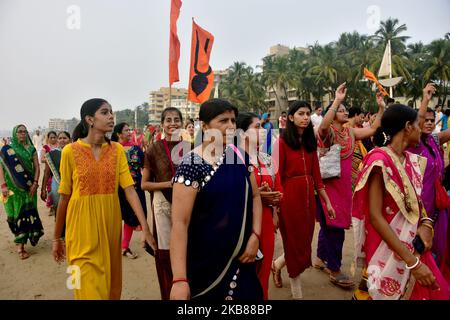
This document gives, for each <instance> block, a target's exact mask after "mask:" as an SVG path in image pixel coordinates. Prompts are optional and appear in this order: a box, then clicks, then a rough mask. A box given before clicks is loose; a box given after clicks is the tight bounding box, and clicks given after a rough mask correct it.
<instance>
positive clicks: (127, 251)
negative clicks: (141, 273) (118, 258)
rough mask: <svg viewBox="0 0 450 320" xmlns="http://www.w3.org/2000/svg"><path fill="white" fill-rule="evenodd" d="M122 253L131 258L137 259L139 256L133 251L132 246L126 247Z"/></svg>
mask: <svg viewBox="0 0 450 320" xmlns="http://www.w3.org/2000/svg"><path fill="white" fill-rule="evenodd" d="M122 255H123V256H124V257H127V258H130V259H136V258H137V257H138V256H137V254H135V253H133V252H131V250H130V248H126V249H125V250H123V251H122Z"/></svg>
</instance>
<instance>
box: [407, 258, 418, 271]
mask: <svg viewBox="0 0 450 320" xmlns="http://www.w3.org/2000/svg"><path fill="white" fill-rule="evenodd" d="M416 259H417V261H416V263H414V264H413V265H412V266H410V267H409V266H408V265H407V264H406V266H405V267H406V269H407V270H414V269H415V268H417V267H418V266H419V265H420V259H419V258H418V257H416Z"/></svg>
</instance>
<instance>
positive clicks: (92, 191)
mask: <svg viewBox="0 0 450 320" xmlns="http://www.w3.org/2000/svg"><path fill="white" fill-rule="evenodd" d="M81 119H82V120H81V122H80V124H79V125H78V127H77V128H76V129H75V132H74V141H75V142H74V143H72V144H71V145H68V146H66V147H65V148H64V149H63V152H62V159H61V169H60V170H61V184H60V187H59V193H60V194H61V199H60V204H59V206H58V212H57V221H56V226H55V238H54V240H53V255H54V257H55V260H56V261H58V262H61V261H62V260H64V258H65V252H64V240H63V239H61V238H60V237H61V231H62V227H63V225H64V222H65V223H66V239H65V240H66V247H65V249H66V253H67V261H68V265H69V266H75V267H74V268H72V269H71V271H72V279H73V281H72V286H73V289H74V292H75V299H120V295H121V290H122V255H121V247H120V242H121V236H122V235H121V230H122V217H121V211H120V204H119V197H118V186H119V185H120V186H121V187H122V188H123V189H124V191H125V195H126V197H127V200H128V201H129V203H130V205H131V207H132V208H133V210H134V211H135V213H136V216H137V217H138V219H139V222H140V224H141V226H142V230H143V239H142V240H143V241H146V242H147V243H148V244H149V245H150V246H152V247H153V248H155V241H154V239H153V236H152V235H151V233H150V229H149V227H148V224H147V221H146V219H145V215H144V212H143V209H142V206H141V204H140V201H139V198H138V196H137V194H136V191H135V189H134V187H133V185H134V181H133V179H132V177H131V174H130V171H129V169H128V162H127V159H126V157H125V152H124V150H123V147H122V146H121V145H120V144H118V143H115V142H110V141H109V140H108V139H107V138H105V133H107V132H109V131H111V130H112V129H113V127H114V120H113V113H112V109H111V106H110V105H109V104H108V102H106V101H105V100H102V99H91V100H88V101H86V102H85V103H84V104H83V106H82V108H81Z"/></svg>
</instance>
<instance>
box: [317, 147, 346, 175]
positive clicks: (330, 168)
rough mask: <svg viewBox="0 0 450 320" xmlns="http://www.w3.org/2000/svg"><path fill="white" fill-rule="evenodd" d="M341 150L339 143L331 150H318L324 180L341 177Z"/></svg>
mask: <svg viewBox="0 0 450 320" xmlns="http://www.w3.org/2000/svg"><path fill="white" fill-rule="evenodd" d="M341 148H342V147H341V145H340V144H338V143H336V144H333V145H332V146H331V147H330V148H317V153H318V157H319V167H320V175H321V176H322V179H330V178H340V177H341Z"/></svg>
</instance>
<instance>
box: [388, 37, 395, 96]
mask: <svg viewBox="0 0 450 320" xmlns="http://www.w3.org/2000/svg"><path fill="white" fill-rule="evenodd" d="M388 46H389V79H392V51H391V40H388ZM393 90H394V89H393V87H389V95H390V97H391V98H394V92H393Z"/></svg>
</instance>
